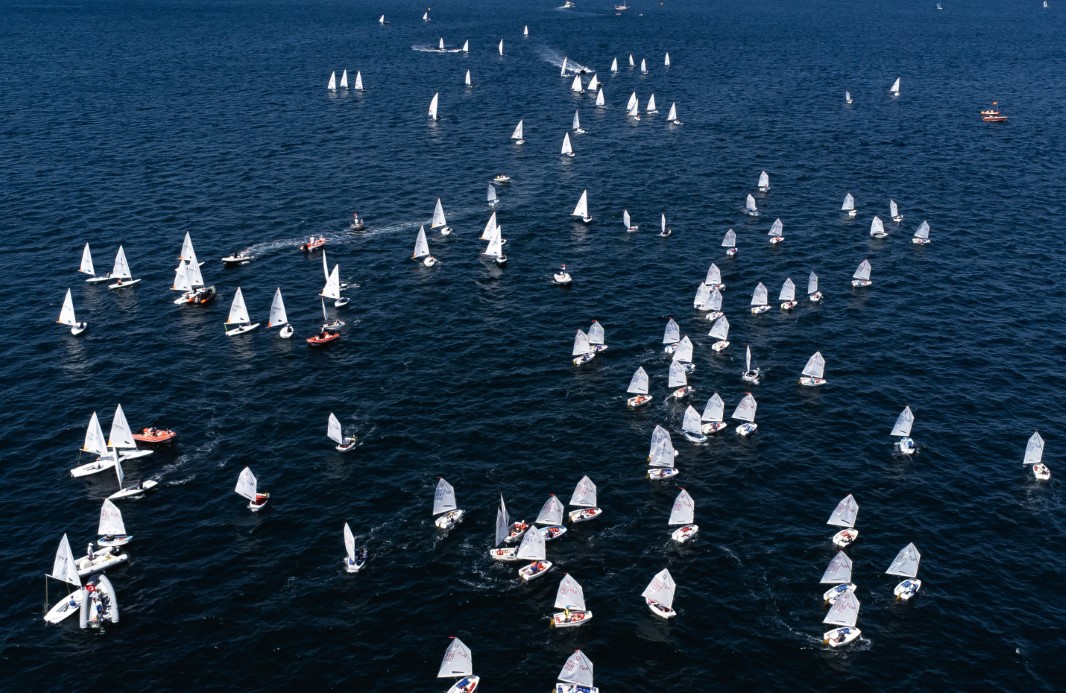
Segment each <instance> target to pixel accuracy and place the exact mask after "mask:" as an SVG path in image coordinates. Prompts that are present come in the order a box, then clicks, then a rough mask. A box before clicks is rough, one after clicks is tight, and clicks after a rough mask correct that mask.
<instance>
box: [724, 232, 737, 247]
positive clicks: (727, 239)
mask: <svg viewBox="0 0 1066 693" xmlns="http://www.w3.org/2000/svg"><path fill="white" fill-rule="evenodd" d="M736 245H737V234H736V232H735V231H733V229H729V230H728V231H726V232H725V236H724V237H723V238H722V247H723V248H735V247H736Z"/></svg>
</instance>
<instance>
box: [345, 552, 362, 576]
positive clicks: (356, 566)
mask: <svg viewBox="0 0 1066 693" xmlns="http://www.w3.org/2000/svg"><path fill="white" fill-rule="evenodd" d="M365 566H366V560H365V559H364V560H362V561H360V560H359V559H358V558H356V559H355V560H354V561H353V560H352V559H350V558H348V557H347V556H345V557H344V570H345V572H347V573H353V574H354V573H358V572H359V571H360V570H362V569H363V568H364V567H365Z"/></svg>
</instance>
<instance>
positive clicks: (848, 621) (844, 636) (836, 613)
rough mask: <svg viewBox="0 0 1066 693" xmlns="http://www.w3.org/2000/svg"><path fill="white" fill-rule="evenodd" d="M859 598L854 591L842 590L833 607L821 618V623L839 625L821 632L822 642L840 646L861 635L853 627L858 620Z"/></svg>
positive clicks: (860, 632)
mask: <svg viewBox="0 0 1066 693" xmlns="http://www.w3.org/2000/svg"><path fill="white" fill-rule="evenodd" d="M859 606H860V604H859V599H858V597H856V596H855V593H854V592H844V593H843V594H841V595H840V597H839V598H837V599H836V600H835V601H834V602H833V607H832V608H831V609H829V613H828V614H826V615H825V618H823V619H822V623H828V624H829V625H833V626H840V627H839V628H834V629H833V630H829V631H826V632H825V633H823V634H822V642H823V643H825V644H826V645H829V646H830V647H842V646H844V645H847V644H848V643H850V642H851V641H853V640H855V639H856V638H858V637H859V636H860V635H862V631H861V630H859V629H858V628H856V627H855V622H856V621H858V620H859Z"/></svg>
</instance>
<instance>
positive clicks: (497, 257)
mask: <svg viewBox="0 0 1066 693" xmlns="http://www.w3.org/2000/svg"><path fill="white" fill-rule="evenodd" d="M506 242H507V239H505V238H504V237H503V227H502V226H500V225H499V224H497V225H496V228H495V229H493V232H492V237H491V238H489V244H488V245H487V246H486V247H485V252H484V253H482V255H484V256H485V257H487V258H490V259H491V260H492V261H493V262H495V263H496V265H497V266H499V267H503V266H504V265H506V264H507V256H506V255H504V253H503V244H504V243H506Z"/></svg>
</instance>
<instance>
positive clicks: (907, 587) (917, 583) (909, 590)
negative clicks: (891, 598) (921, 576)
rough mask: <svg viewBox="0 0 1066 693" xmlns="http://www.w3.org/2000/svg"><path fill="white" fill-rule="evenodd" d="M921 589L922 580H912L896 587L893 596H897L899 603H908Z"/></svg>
mask: <svg viewBox="0 0 1066 693" xmlns="http://www.w3.org/2000/svg"><path fill="white" fill-rule="evenodd" d="M921 588H922V581H921V580H918V579H917V578H910V579H908V580H904V581H903V582H901V583H899V584H898V585H896V588H895V589H894V590H892V594H894V595H896V599H897V600H898V601H901V602H907V601H910V600H911V599H913V598H914V597H915V596H916V595H917V594H918V590H920V589H921Z"/></svg>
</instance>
